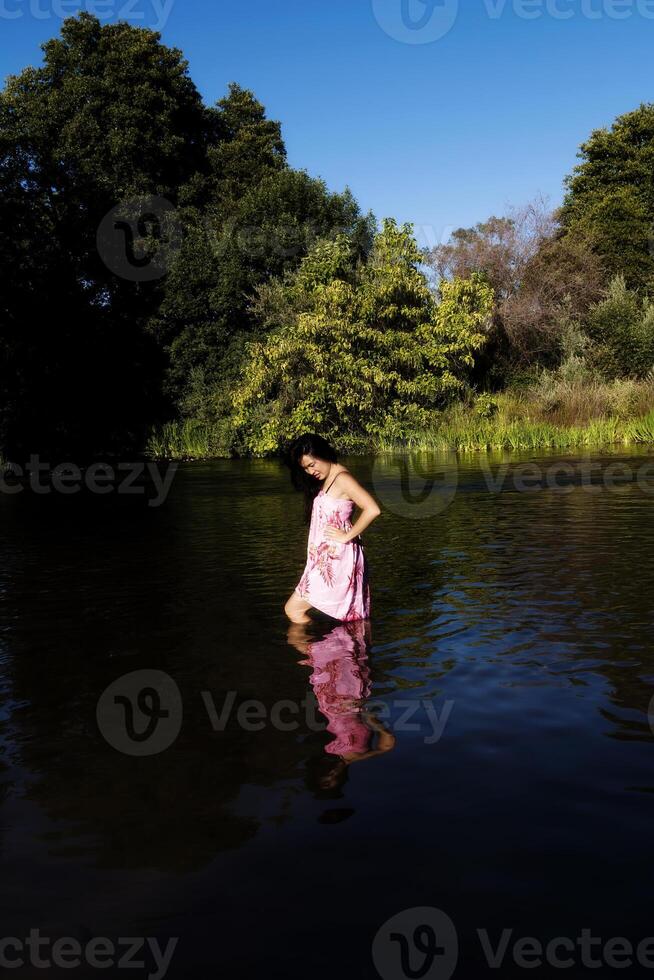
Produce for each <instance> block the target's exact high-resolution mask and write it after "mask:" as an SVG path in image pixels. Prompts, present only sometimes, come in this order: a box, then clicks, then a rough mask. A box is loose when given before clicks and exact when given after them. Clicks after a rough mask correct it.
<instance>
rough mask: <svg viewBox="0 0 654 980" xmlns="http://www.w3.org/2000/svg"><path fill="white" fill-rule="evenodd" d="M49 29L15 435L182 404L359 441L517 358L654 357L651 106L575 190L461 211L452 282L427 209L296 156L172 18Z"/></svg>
mask: <svg viewBox="0 0 654 980" xmlns="http://www.w3.org/2000/svg"><path fill="white" fill-rule="evenodd" d="M43 55H44V57H43V64H42V65H41V66H40V67H37V68H34V67H30V68H26V69H25V70H24V71H23V72H21V73H20V74H19V75H11V76H9V78H8V79H7V82H6V85H5V87H4V89H3V90H2V92H0V228H1V229H2V233H1V234H0V261H1V262H2V269H3V275H2V279H1V282H0V453H1V454H3V455H4V456H6V457H8V458H9V459H12V460H15V461H17V462H21V461H24V460H25V458H26V457H27V456H28V455H29V454H30V453H32V452H40V453H42V454H44V455H49V456H50V457H51V458H52V457H54V458H57V457H58V458H59V460H62V459H64V458H66V457H68V458H74V459H76V460H77V461H81V460H82V458H83V457H91V456H94V455H95V456H97V455H104V454H106V453H112V452H116V453H122V452H126V451H128V450H139V449H142V448H143V446H144V445H145V443H146V440H147V436H148V433H149V431H150V430H151V428H152V426H153V425H157V426H158V425H159V423H161V422H164V421H166V420H170V419H181V420H184V421H186V420H190V422H191V423H192V424H195V423H196V422H200V423H210V425H209V426H207V428H211V430H212V432H213V433H218V435H217V442H218V443H219V444H220V446H221V448H223V449H224V450H225V451H237V452H257V453H258V452H269V451H271V450H273V449H274V448H276V447H278V446H279V445H280V443H281V442H283V441H284V440H285V439H286V438H288V437H291V436H292V435H294V434H296V433H297V432H299V431H301V430H303V429H306V428H319V429H320V430H321V431H322V432H324V433H325V434H326V435H327V436H328V437H332V438H334V439H336V440H338V442H339V445H340V446H341V447H342V448H346V447H350V448H355V447H356V446H358V445H359V444H361V445H363V444H367V443H369V439H370V438H371V437H373V438H374V437H375V436H382V437H385V436H389V437H398V436H399V437H400V438H401V437H403V436H404V435H409V434H411V433H413V432H415V431H416V430H419V429H421V428H425V427H427V426H428V425H430V424H432V423H433V421H434V418H435V414H434V413H435V412H436V411H437V410H438V409H439V408H440V407H442V406H443V405H444V404H446V403H447V402H448V400H450V399H451V398H453V397H455V396H456V395H457V393H461V392H464V391H468V390H470V389H471V388H477V389H494V390H496V389H498V388H500V387H502V386H503V385H505V384H506V383H507V382H508V381H510V380H511V379H512V378H513V379H515V377H516V375H517V374H519V373H520V372H523V373H525V374H529V372H531V371H532V369H533V370H535V371H541V370H542V368H543V367H547V368H549V369H554V370H555V369H556V367H557V365H558V364H560V363H562V362H564V361H565V363H566V364H567V365H568V368H567V369H568V370H569V369H570V365H572V364H573V363H574V364H577V363H579V364H582V362H583V367H584V370H586V369H587V368H588V369H589V370H590V369H591V368H592V371H595V372H599V373H600V374H601V375H604V376H605V377H610V378H615V377H618V376H622V375H630V376H633V377H642V376H644V375H646V374H648V372H649V371H650V369H651V367H652V360H653V358H654V344H653V342H652V322H653V315H652V310H651V303H650V300H649V299H648V295H650V296H651V294H652V290H653V286H654V247H653V246H652V242H653V241H654V238H653V237H652V236H653V233H652V228H653V227H654V179H653V174H654V106H652V105H641V106H640V107H639V109H637V110H636V111H634V112H631V113H627V114H626V115H624V116H620V117H619V118H618V119H617V120H616V122H615V123H614V125H613V127H612V128H611V130H606V129H602V130H598V131H595V132H594V133H592V135H591V137H590V138H589V140H588V141H587V142H586V143H584V144H583V145H582V147H581V153H580V156H581V157H582V158H583V159H582V162H581V163H580V164H579V166H578V167H576V168H575V173H574V174H573V175H571V176H570V177H569V178H567V180H566V185H567V194H566V198H565V201H564V204H563V206H562V208H561V209H560V210H559V211H558V212H554V213H550V212H549V210H547V209H546V208H545V206H544V203H543V202H542V201H536V202H533V203H532V204H529V205H527V206H526V207H525V208H521V209H513V210H512V211H511V212H510V213H509V214H507V215H506V216H503V217H497V216H493V217H491V218H489V219H488V220H487V221H485V222H480V223H478V224H477V225H475V226H474V227H473V228H465V229H464V228H461V229H458V230H457V231H456V232H455V233H454V234H453V236H452V239H451V241H450V242H448V243H447V244H445V245H442V246H439V247H438V248H437V249H435V250H433V251H432V252H431V253H430V254H429V255H428V256H427V261H428V262H429V263H430V264H431V266H432V267H433V269H434V270H435V271H436V273H437V278H438V281H439V283H440V285H439V286H438V288H437V289H436V290H432V289H431V288H430V286H429V285H428V282H427V280H426V278H425V276H424V274H423V272H422V271H421V262H422V261H424V259H425V256H423V255H422V254H421V253H420V252H419V250H418V248H417V246H416V243H415V241H414V239H413V236H412V234H411V230H410V227H409V226H403V227H398V226H397V225H396V224H395V223H394V222H393V221H392V220H387V221H386V222H385V223H384V226H383V228H382V230H381V231H378V229H377V226H376V222H375V220H374V217H373V216H372V215H370V214H369V215H362V214H361V213H360V210H359V207H358V205H357V202H356V201H355V199H354V198H353V196H352V194H351V193H350V191H349V190H348V189H345V190H344V191H343V192H342V193H334V192H332V191H330V190H329V189H328V188H327V187H326V185H325V183H324V182H323V181H322V180H320V179H317V178H315V177H312V176H310V175H309V174H307V173H306V172H305V171H302V170H296V169H293V168H291V167H290V166H289V164H288V161H287V156H286V148H285V145H284V140H283V137H282V132H281V126H280V123H279V122H277V121H275V120H271V119H268V118H267V115H266V111H265V108H264V106H263V105H262V104H261V103H260V102H259V101H258V100H257V99H256V97H255V95H254V94H253V93H252V92H250V91H248V90H247V89H244V88H242V87H240V86H239V85H237V84H236V83H232V84H231V85H230V86H229V90H228V92H227V93H226V95H225V97H224V98H222V99H220V100H219V101H218V102H216V103H215V105H212V106H206V105H205V104H204V103H203V101H202V98H201V96H200V94H199V92H198V91H197V89H196V87H195V85H194V83H193V81H192V80H191V78H190V77H189V74H188V65H187V62H186V61H185V59H184V58H183V56H182V52H181V51H179V50H178V49H176V48H169V47H166V46H164V45H163V44H162V43H161V38H160V35H159V34H158V33H157V32H155V31H151V30H146V29H139V28H134V27H132V26H130V25H129V24H127V23H126V22H124V21H123V22H119V23H116V24H105V25H102V24H101V23H100V21H99V20H98V18H97V17H95V16H92V15H91V14H88V13H85V12H83V13H80V14H79V15H78V16H77V17H70V18H68V19H66V20H65V21H64V22H63V25H62V28H61V34H60V36H59V37H56V38H53V39H52V40H50V41H48V42H47V43H46V44H44V45H43ZM373 240H374V244H373ZM572 348H574V350H575V351H576V353H575V354H574V357H572V359H571V355H570V351H571V349H572ZM581 352H583V353H581Z"/></svg>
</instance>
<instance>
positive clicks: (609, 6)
mask: <svg viewBox="0 0 654 980" xmlns="http://www.w3.org/2000/svg"><path fill="white" fill-rule="evenodd" d="M428 4H429V5H428V6H425V3H424V2H423V0H101V2H98V6H96V7H95V8H94V7H93V0H0V20H1V21H2V23H1V24H0V53H1V57H0V68H1V70H2V75H3V79H4V77H6V75H7V74H8V73H9V72H18V71H20V70H21V69H22V68H24V67H25V66H26V65H28V64H33V65H36V64H39V63H40V61H41V52H40V48H39V45H40V43H41V42H42V41H44V40H46V39H47V38H49V37H52V36H54V35H56V34H58V33H59V29H60V24H61V19H62V14H63V15H69V14H72V13H74V12H75V11H76V10H79V9H94V11H95V12H96V13H97V14H98V16H99V17H100V19H101V20H103V21H107V20H118V19H124V20H128V21H129V22H130V23H133V24H134V25H135V26H144V27H152V28H156V29H159V30H161V34H162V40H163V42H164V43H165V44H168V45H171V46H176V47H179V48H181V50H182V51H183V52H184V55H185V57H186V58H187V60H188V62H189V71H190V74H191V76H192V78H193V80H194V81H195V83H196V85H197V86H198V88H199V90H200V92H201V93H202V95H203V97H204V99H205V101H207V102H208V103H213V102H215V101H216V100H217V99H219V98H221V97H222V96H223V95H224V93H225V91H226V87H227V84H228V82H229V81H232V80H234V81H237V82H239V83H240V84H241V85H243V86H245V87H248V88H251V89H253V90H254V92H255V93H256V95H257V97H258V98H259V99H260V100H261V101H262V102H263V103H264V104H265V106H266V108H267V110H268V114H269V115H270V116H271V117H273V118H276V119H279V120H281V122H282V125H283V134H284V138H285V140H286V145H287V148H288V153H289V161H290V163H291V164H292V165H293V166H296V167H301V168H305V169H306V170H308V171H309V173H311V174H313V175H316V176H321V177H323V178H324V179H325V180H326V181H327V183H328V185H329V186H330V187H331V188H333V189H335V190H340V189H342V188H344V187H345V186H346V185H349V186H350V187H351V189H352V191H353V192H354V194H355V195H356V197H357V199H358V200H359V202H360V204H361V206H362V208H363V210H368V209H372V210H373V211H374V212H375V214H376V215H377V217H378V218H381V217H384V216H386V215H392V216H394V217H396V218H397V219H398V220H400V221H412V222H414V224H415V225H416V231H417V233H418V237H419V239H420V240H421V244H427V243H431V244H433V243H434V242H435V241H444V240H446V239H447V237H448V235H449V233H450V231H451V230H452V229H453V228H456V227H460V226H462V225H464V226H467V225H471V224H474V223H475V222H477V221H481V220H484V219H485V218H487V217H488V216H489V215H491V214H502V213H505V211H506V209H507V207H508V206H509V205H511V204H515V205H520V204H522V203H525V202H526V201H528V200H529V199H531V198H533V197H534V196H535V195H536V194H538V193H541V194H543V195H546V196H548V197H549V199H550V203H551V204H552V206H555V205H556V204H558V203H559V202H560V200H561V198H562V194H563V183H562V181H563V177H564V176H565V174H566V173H569V172H570V171H571V169H572V167H573V166H574V165H575V162H576V152H577V148H578V145H579V143H580V142H581V141H583V140H584V139H585V138H586V137H587V136H588V135H589V134H590V132H591V130H592V129H594V128H597V127H600V126H609V125H610V124H611V123H612V121H613V120H614V119H615V117H616V116H617V115H619V114H621V113H623V112H628V111H629V110H631V109H634V108H636V107H637V106H638V105H639V104H640V103H641V102H649V101H654V92H653V89H654V79H653V76H652V72H651V60H652V59H651V52H652V48H653V42H654V0H458V3H457V0H428ZM403 5H404V6H403ZM108 15H109V16H108ZM421 17H422V19H423V20H424V22H425V26H424V27H423V28H422V29H419V24H420V18H421ZM411 19H412V20H411ZM411 23H413V25H414V26H413V27H411ZM439 33H440V34H441V35H442V36H440V37H439V36H438V34H439ZM432 35H434V36H435V37H433V38H432ZM407 38H408V39H409V41H411V42H412V43H407V41H406V39H407ZM418 41H420V42H421V43H415V42H418ZM422 42H424V43H422Z"/></svg>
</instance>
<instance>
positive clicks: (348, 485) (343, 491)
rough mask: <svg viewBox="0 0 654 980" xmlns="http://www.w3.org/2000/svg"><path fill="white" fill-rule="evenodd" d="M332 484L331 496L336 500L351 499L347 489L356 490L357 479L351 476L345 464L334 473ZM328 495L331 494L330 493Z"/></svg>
mask: <svg viewBox="0 0 654 980" xmlns="http://www.w3.org/2000/svg"><path fill="white" fill-rule="evenodd" d="M334 484H335V486H334V488H333V489H334V491H335V493H334V494H333V496H334V497H336V498H337V499H338V500H351V499H352V498H351V496H350V493H349V491H350V490H356V488H357V487H358V486H359V482H358V480H357V479H356V478H355V477H354V476H352V474H351V473H350V471H349V470H348V469H347V468H346V467H345V466H344V467H343V468H342V469H340V470H339V471H338V473H337V474H336V477H335V478H334ZM330 496H332V495H331V494H330Z"/></svg>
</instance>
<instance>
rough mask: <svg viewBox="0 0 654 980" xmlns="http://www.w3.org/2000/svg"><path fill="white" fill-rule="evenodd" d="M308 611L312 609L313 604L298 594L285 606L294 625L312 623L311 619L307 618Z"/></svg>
mask: <svg viewBox="0 0 654 980" xmlns="http://www.w3.org/2000/svg"><path fill="white" fill-rule="evenodd" d="M307 609H311V603H310V602H307V600H306V599H300V597H299V595H298V594H297V592H294V593H293V594H292V595H291V596H290V597H289V600H288V602H287V603H286V605H285V606H284V612H285V613H286V615H287V616H288V618H289V619H290V621H291V622H292V623H310V622H311V617H310V616H307Z"/></svg>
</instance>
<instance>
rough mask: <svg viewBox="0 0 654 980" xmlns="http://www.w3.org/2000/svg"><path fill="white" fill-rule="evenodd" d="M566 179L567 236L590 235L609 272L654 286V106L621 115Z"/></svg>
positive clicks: (597, 134) (584, 148)
mask: <svg viewBox="0 0 654 980" xmlns="http://www.w3.org/2000/svg"><path fill="white" fill-rule="evenodd" d="M578 156H579V157H581V159H582V162H581V163H580V164H578V165H577V166H576V167H575V168H574V172H573V173H572V174H571V175H570V176H568V177H566V179H565V184H566V187H567V193H566V196H565V200H564V202H563V206H562V208H561V212H560V216H561V222H562V224H563V227H564V228H565V230H566V231H567V232H568V234H571V235H576V234H578V233H580V234H582V235H585V236H587V237H588V238H589V239H590V240H591V241H592V243H593V247H594V249H595V250H596V252H597V253H598V254H599V255H600V256H601V257H602V258H603V260H604V262H605V265H606V268H607V271H608V274H609V275H610V276H611V277H612V276H613V275H615V274H616V273H622V274H623V275H624V278H625V282H626V284H627V286H628V287H629V288H638V287H641V286H646V287H647V288H650V289H651V288H652V286H653V285H654V249H653V248H652V242H653V240H654V238H653V236H654V104H651V103H641V105H640V106H639V108H638V109H636V110H634V111H633V112H628V113H625V114H624V115H622V116H618V118H617V119H616V120H615V122H614V123H613V125H612V126H611V128H610V129H606V128H602V129H597V130H594V131H593V133H592V134H591V136H590V138H589V139H588V140H587V141H586V142H585V143H582V145H581V147H580V152H579V153H578Z"/></svg>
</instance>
